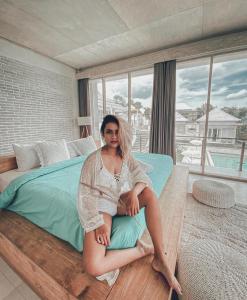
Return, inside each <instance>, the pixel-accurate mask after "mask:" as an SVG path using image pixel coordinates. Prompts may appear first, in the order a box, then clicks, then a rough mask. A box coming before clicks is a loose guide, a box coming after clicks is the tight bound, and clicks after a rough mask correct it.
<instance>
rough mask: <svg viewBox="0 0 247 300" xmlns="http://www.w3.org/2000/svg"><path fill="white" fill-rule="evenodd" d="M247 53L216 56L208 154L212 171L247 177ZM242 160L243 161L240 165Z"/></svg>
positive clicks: (209, 168) (207, 167) (208, 168)
mask: <svg viewBox="0 0 247 300" xmlns="http://www.w3.org/2000/svg"><path fill="white" fill-rule="evenodd" d="M246 140H247V54H246V53H245V54H244V53H243V52H239V53H233V54H227V55H219V56H215V57H214V58H213V72H212V88H211V97H210V111H209V114H208V138H207V147H206V153H207V156H208V159H209V162H210V163H209V164H207V165H206V166H205V171H206V172H208V173H217V174H224V175H230V176H238V175H239V171H242V176H245V177H247V155H246V151H245V154H244V155H243V154H242V157H241V153H243V147H244V146H245V145H244V143H245V141H246ZM240 163H241V164H240Z"/></svg>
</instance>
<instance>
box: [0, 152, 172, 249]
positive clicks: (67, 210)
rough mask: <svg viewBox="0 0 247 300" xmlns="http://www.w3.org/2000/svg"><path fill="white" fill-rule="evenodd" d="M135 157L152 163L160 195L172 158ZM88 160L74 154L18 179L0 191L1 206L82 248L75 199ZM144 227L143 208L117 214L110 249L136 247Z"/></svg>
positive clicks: (155, 183)
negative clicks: (72, 156)
mask: <svg viewBox="0 0 247 300" xmlns="http://www.w3.org/2000/svg"><path fill="white" fill-rule="evenodd" d="M133 156H134V157H135V158H136V159H139V160H141V161H144V162H146V163H148V164H151V165H152V166H153V170H152V172H150V173H149V174H148V175H149V176H150V178H151V180H152V183H153V189H154V191H155V192H156V195H157V196H158V197H159V196H160V194H161V192H162V189H163V187H164V185H165V184H166V181H167V179H168V178H169V176H170V174H171V173H172V169H173V161H172V158H171V157H170V156H168V155H163V154H154V153H140V152H133ZM85 159H86V156H79V157H75V158H72V159H70V160H65V161H62V162H59V163H56V164H53V165H50V166H47V167H43V168H39V169H36V170H33V171H30V172H28V173H27V174H24V175H22V176H20V177H18V178H16V179H15V180H13V181H12V182H11V183H10V184H9V185H8V186H7V187H6V188H5V190H4V191H3V192H2V193H0V208H5V209H8V210H10V211H13V212H15V213H17V214H19V215H21V216H23V217H25V218H26V219H28V220H30V221H31V222H32V223H34V224H36V225H38V226H39V227H41V228H43V229H44V230H46V231H48V232H49V233H51V234H53V235H55V236H57V237H59V238H61V239H62V240H65V241H67V242H69V243H70V244H71V245H72V246H73V247H75V248H76V249H77V250H78V251H82V249H83V236H84V234H83V228H82V226H81V224H80V221H79V218H78V214H77V209H76V201H77V192H78V184H79V178H80V173H81V168H82V165H83V162H84V161H85ZM145 228H146V222H145V215H144V209H141V210H140V212H139V214H137V215H136V216H134V217H129V216H122V217H117V216H115V217H114V218H113V224H112V234H111V243H110V246H109V247H108V249H121V248H130V247H134V246H135V244H136V240H137V239H138V238H139V237H140V236H141V235H142V234H143V232H144V230H145Z"/></svg>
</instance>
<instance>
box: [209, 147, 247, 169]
mask: <svg viewBox="0 0 247 300" xmlns="http://www.w3.org/2000/svg"><path fill="white" fill-rule="evenodd" d="M210 155H211V157H212V159H213V162H214V166H215V167H217V168H229V169H233V170H238V169H239V162H240V155H234V154H225V153H224V154H223V153H214V152H210ZM243 170H246V171H247V158H245V159H244V162H243Z"/></svg>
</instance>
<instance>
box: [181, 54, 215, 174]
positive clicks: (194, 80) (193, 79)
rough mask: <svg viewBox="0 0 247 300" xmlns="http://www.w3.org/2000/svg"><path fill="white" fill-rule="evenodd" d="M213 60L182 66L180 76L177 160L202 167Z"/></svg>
mask: <svg viewBox="0 0 247 300" xmlns="http://www.w3.org/2000/svg"><path fill="white" fill-rule="evenodd" d="M209 62H210V60H209V58H206V59H197V60H193V61H190V62H184V63H178V64H177V73H176V78H177V81H176V159H177V163H183V164H187V165H190V166H193V167H194V169H198V167H199V168H200V166H201V155H202V143H203V137H204V131H205V120H203V121H202V122H198V119H200V118H201V117H202V116H204V115H205V113H206V106H207V95H208V74H209Z"/></svg>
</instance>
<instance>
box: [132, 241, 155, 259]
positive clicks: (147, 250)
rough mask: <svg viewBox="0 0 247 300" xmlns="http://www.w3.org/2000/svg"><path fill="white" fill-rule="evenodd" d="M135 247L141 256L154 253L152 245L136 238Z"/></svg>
mask: <svg viewBox="0 0 247 300" xmlns="http://www.w3.org/2000/svg"><path fill="white" fill-rule="evenodd" d="M136 247H137V248H138V249H139V250H140V251H141V252H142V254H143V256H146V255H149V254H154V247H153V245H150V244H146V243H144V242H143V241H141V240H137V242H136Z"/></svg>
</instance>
